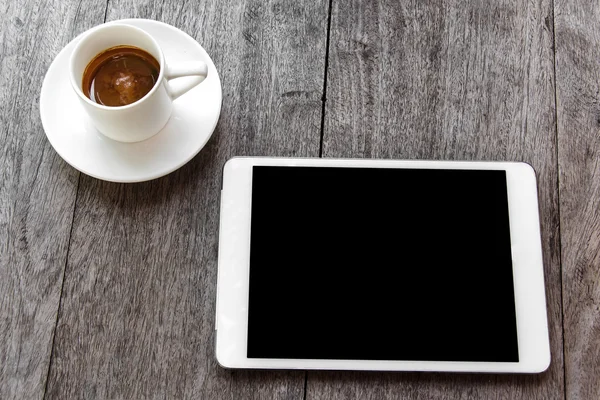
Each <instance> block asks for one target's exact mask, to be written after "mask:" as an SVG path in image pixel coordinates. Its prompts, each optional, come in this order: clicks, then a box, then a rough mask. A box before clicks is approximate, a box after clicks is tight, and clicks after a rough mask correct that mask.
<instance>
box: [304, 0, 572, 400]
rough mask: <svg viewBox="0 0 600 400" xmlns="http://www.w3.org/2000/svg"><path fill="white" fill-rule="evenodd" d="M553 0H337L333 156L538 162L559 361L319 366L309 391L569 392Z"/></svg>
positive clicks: (330, 97)
mask: <svg viewBox="0 0 600 400" xmlns="http://www.w3.org/2000/svg"><path fill="white" fill-rule="evenodd" d="M552 34H553V33H552V8H551V2H550V1H547V0H541V1H536V2H527V3H523V2H519V1H515V0H504V1H499V2H487V1H459V2H450V1H443V2H438V1H420V2H410V3H409V2H396V1H389V0H379V1H363V0H354V1H350V2H340V1H337V0H334V1H333V6H332V27H331V42H330V52H329V71H328V80H327V82H328V85H327V93H326V95H327V102H326V113H325V132H324V143H323V144H324V149H323V150H324V152H323V153H324V156H326V157H338V156H340V157H365V158H395V159H445V160H454V159H456V160H518V161H526V162H529V163H531V164H532V165H533V166H534V168H535V169H536V171H537V174H538V183H539V195H540V208H541V219H542V221H541V222H542V236H543V244H544V248H543V250H544V260H545V278H546V289H547V301H548V316H549V324H550V337H551V352H552V363H551V366H550V369H549V371H547V372H545V373H543V374H539V375H490V374H481V375H474V374H453V375H452V374H430V373H429V374H426V373H410V374H392V373H342V372H337V373H335V372H331V373H330V372H320V373H317V372H309V373H308V383H307V399H320V398H327V399H342V398H361V399H381V398H399V399H400V398H410V399H461V398H485V399H493V398H506V399H560V398H563V394H564V393H563V357H562V330H561V287H560V265H559V240H558V228H559V221H558V197H557V168H556V132H555V120H554V118H555V114H554V82H553V51H552V44H553V37H552Z"/></svg>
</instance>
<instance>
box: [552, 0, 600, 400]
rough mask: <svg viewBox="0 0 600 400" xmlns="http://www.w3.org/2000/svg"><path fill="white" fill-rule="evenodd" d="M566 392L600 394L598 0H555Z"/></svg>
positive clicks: (575, 395) (578, 395)
mask: <svg viewBox="0 0 600 400" xmlns="http://www.w3.org/2000/svg"><path fill="white" fill-rule="evenodd" d="M555 15H556V23H555V25H556V85H557V120H558V155H559V158H558V162H559V171H560V216H561V221H560V226H561V243H562V272H563V307H564V336H565V339H564V340H565V368H566V393H567V398H568V399H599V398H600V25H599V24H598V21H600V3H598V1H578V2H568V1H564V0H560V1H557V2H556V10H555Z"/></svg>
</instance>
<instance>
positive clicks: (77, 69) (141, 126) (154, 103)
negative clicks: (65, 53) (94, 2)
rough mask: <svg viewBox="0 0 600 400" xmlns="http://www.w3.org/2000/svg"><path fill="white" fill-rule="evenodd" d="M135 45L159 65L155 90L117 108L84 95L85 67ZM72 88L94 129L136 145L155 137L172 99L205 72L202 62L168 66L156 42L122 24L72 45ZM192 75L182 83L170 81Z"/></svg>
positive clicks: (96, 31)
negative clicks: (103, 55)
mask: <svg viewBox="0 0 600 400" xmlns="http://www.w3.org/2000/svg"><path fill="white" fill-rule="evenodd" d="M122 45H125V46H135V47H138V48H140V49H142V50H145V51H146V52H148V53H150V54H151V55H152V56H153V57H154V58H155V59H156V60H157V61H158V63H159V64H160V73H159V75H158V79H157V81H156V84H155V85H154V87H153V88H152V89H151V90H150V92H148V93H147V94H146V95H145V96H144V97H142V98H141V99H139V100H138V101H136V102H134V103H131V104H128V105H125V106H119V107H108V106H104V105H101V104H98V103H96V102H94V101H92V100H90V99H89V98H88V97H86V96H85V95H84V94H83V91H82V87H81V85H82V80H83V73H84V71H85V67H86V66H87V65H88V64H89V62H90V61H91V60H92V59H93V58H94V57H95V56H96V55H98V54H99V53H101V52H103V51H104V50H107V49H109V48H111V47H115V46H122ZM69 68H70V71H69V73H70V77H71V85H72V86H73V89H74V90H75V93H77V95H78V96H79V100H80V101H81V104H83V108H84V109H85V111H86V112H87V114H88V115H89V117H90V118H91V120H92V122H93V124H94V125H95V126H96V128H97V129H98V130H99V131H100V132H102V133H103V134H104V135H106V136H108V137H109V138H111V139H114V140H118V141H120V142H139V141H141V140H145V139H148V138H150V137H152V136H154V135H155V134H157V133H158V132H159V131H160V130H161V129H162V128H163V127H164V126H165V125H166V123H167V121H168V120H169V117H170V116H171V110H172V103H173V100H175V99H176V98H178V97H179V96H181V95H183V94H184V93H185V92H187V91H188V90H190V89H192V88H193V87H195V86H196V85H198V84H200V83H201V82H202V81H203V80H204V78H206V75H207V73H208V67H207V66H206V64H205V63H204V62H202V61H193V62H184V63H179V64H173V63H167V62H166V61H165V57H164V54H163V52H162V50H161V48H160V46H159V45H158V43H157V42H156V40H155V39H154V38H153V37H152V36H150V35H149V34H148V33H147V32H145V31H144V30H142V29H140V28H137V27H135V26H131V25H125V24H106V25H101V26H99V27H97V28H94V29H92V30H91V31H90V32H89V33H87V34H86V35H85V36H84V37H83V38H82V39H81V40H80V41H79V43H77V45H76V46H75V49H74V50H73V54H72V55H71V60H70V63H69ZM186 76H193V77H194V78H195V79H186V80H184V81H185V82H181V83H179V82H170V80H171V79H174V78H180V77H186Z"/></svg>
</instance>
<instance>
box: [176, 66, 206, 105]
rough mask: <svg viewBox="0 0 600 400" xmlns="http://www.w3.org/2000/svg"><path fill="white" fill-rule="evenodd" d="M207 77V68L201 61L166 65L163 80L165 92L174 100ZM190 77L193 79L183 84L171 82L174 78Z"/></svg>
mask: <svg viewBox="0 0 600 400" xmlns="http://www.w3.org/2000/svg"><path fill="white" fill-rule="evenodd" d="M207 75H208V66H207V65H206V64H205V63H203V62H202V61H188V62H181V63H177V64H173V65H171V64H169V65H167V70H166V73H165V78H166V79H167V82H165V85H166V87H167V92H168V93H169V96H171V99H173V100H175V99H176V98H178V97H179V96H181V95H182V94H184V93H186V92H187V91H188V90H190V89H192V88H194V87H196V86H198V85H199V84H200V83H201V82H202V81H203V80H204V79H205V78H206V76H207ZM187 76H191V77H194V78H195V79H186V80H185V81H184V82H171V80H172V79H175V78H183V77H187Z"/></svg>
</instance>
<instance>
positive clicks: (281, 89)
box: [47, 0, 327, 399]
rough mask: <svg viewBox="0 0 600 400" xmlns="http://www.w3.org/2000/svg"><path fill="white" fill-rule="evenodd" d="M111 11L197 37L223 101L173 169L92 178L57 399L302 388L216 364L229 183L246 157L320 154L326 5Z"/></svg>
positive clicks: (130, 5) (299, 377)
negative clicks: (225, 186) (201, 142)
mask: <svg viewBox="0 0 600 400" xmlns="http://www.w3.org/2000/svg"><path fill="white" fill-rule="evenodd" d="M107 15H108V20H115V19H120V18H128V17H143V18H152V19H156V20H160V21H163V22H166V23H169V24H172V25H174V26H176V27H179V28H181V29H183V30H184V31H186V32H187V33H189V34H190V35H191V36H192V37H194V38H196V39H197V40H198V41H199V42H200V43H201V44H202V45H203V46H204V47H205V48H206V49H207V51H208V52H209V54H211V57H212V58H213V60H214V62H215V64H216V66H217V69H218V70H219V72H220V76H221V80H222V85H223V109H222V113H221V118H220V122H219V124H218V127H217V130H216V131H215V133H214V135H213V137H212V138H211V140H210V141H209V143H208V145H207V147H206V148H205V149H204V150H202V152H201V153H200V154H199V155H198V156H197V157H196V158H195V159H193V160H192V161H191V162H190V163H188V164H187V165H186V166H184V167H183V168H181V169H180V170H178V171H176V172H174V173H173V174H171V175H168V176H166V177H164V178H161V179H158V180H155V181H152V182H147V183H142V184H130V185H120V184H112V183H106V182H101V181H98V180H95V179H92V178H89V177H87V176H83V175H82V178H81V182H80V186H79V194H78V200H77V205H76V212H75V218H74V225H73V233H72V243H71V247H70V252H69V260H68V264H67V268H66V272H65V284H64V292H63V299H62V308H61V312H60V319H59V322H58V326H57V333H56V339H55V348H54V355H53V357H54V358H53V362H52V368H51V372H50V378H49V383H48V392H47V397H48V398H52V399H63V398H101V399H104V398H195V399H196V398H197V399H218V398H244V399H246V398H257V399H302V397H303V391H304V378H305V374H304V372H261V371H254V372H248V371H229V370H225V369H223V368H221V367H219V366H218V365H217V363H216V361H215V357H214V339H215V335H214V312H215V297H216V293H215V289H216V276H217V275H216V273H217V239H218V221H219V193H220V185H221V174H222V167H223V165H224V163H225V161H226V160H227V159H228V158H230V157H232V156H234V155H281V156H291V155H296V156H317V155H318V153H319V141H320V123H321V111H322V102H321V96H322V88H323V75H324V64H325V42H326V29H327V2H326V1H323V0H321V1H311V2H306V3H305V4H304V5H298V4H297V2H295V1H291V0H284V1H258V0H257V1H254V0H247V1H241V2H238V1H220V0H210V1H205V2H163V1H136V2H131V1H119V0H111V1H110V2H109V10H108V14H107ZM183 99H184V98H181V100H183Z"/></svg>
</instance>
